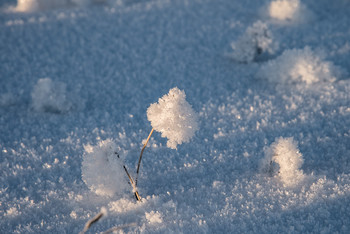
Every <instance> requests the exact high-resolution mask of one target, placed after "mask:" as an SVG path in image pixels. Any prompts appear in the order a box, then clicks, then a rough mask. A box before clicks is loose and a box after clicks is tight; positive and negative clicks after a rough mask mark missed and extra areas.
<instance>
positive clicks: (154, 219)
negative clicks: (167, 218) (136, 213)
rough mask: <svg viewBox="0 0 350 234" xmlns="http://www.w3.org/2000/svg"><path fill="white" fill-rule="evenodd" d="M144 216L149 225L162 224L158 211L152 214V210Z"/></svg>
mask: <svg viewBox="0 0 350 234" xmlns="http://www.w3.org/2000/svg"><path fill="white" fill-rule="evenodd" d="M145 216H146V219H147V221H148V222H149V223H151V224H157V223H162V222H163V220H162V215H161V214H160V213H159V212H158V211H156V212H154V211H153V210H152V211H151V212H146V213H145Z"/></svg>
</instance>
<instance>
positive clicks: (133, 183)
mask: <svg viewBox="0 0 350 234" xmlns="http://www.w3.org/2000/svg"><path fill="white" fill-rule="evenodd" d="M114 154H115V155H117V157H118V158H120V156H119V154H118V152H114ZM123 168H124V170H125V172H126V174H127V175H128V178H129V180H130V184H131V186H132V188H133V191H134V194H135V198H136V200H138V201H141V197H140V195H139V192H138V191H137V188H136V185H135V182H134V180H133V178H132V177H131V175H130V174H129V172H128V169H126V166H125V165H123Z"/></svg>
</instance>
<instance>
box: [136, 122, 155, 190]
mask: <svg viewBox="0 0 350 234" xmlns="http://www.w3.org/2000/svg"><path fill="white" fill-rule="evenodd" d="M153 131H154V128H152V130H151V132H150V133H149V135H148V137H147V140H146V143H145V144H144V145H143V147H142V150H141V154H140V157H139V163H138V164H137V170H136V179H135V186H137V179H138V177H139V171H140V165H141V159H142V154H143V151H144V150H145V148H146V146H147V143H148V141H149V139H150V138H151V136H152V133H153Z"/></svg>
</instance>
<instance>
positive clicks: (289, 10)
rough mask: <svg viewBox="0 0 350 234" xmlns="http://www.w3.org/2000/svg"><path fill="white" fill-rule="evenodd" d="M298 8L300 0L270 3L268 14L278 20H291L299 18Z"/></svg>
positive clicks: (278, 0) (283, 0)
mask: <svg viewBox="0 0 350 234" xmlns="http://www.w3.org/2000/svg"><path fill="white" fill-rule="evenodd" d="M300 8H301V3H300V0H277V1H271V3H270V7H269V13H270V16H271V17H272V18H276V19H278V20H292V19H295V18H297V17H298V16H299V15H298V13H299V11H300Z"/></svg>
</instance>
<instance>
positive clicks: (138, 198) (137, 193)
mask: <svg viewBox="0 0 350 234" xmlns="http://www.w3.org/2000/svg"><path fill="white" fill-rule="evenodd" d="M123 167H124V170H125V172H126V174H127V175H128V177H129V180H130V183H131V186H132V188H133V190H134V195H135V198H136V200H138V201H141V196H140V195H139V192H138V191H137V188H136V185H135V183H134V180H133V179H132V177H131V175H130V174H129V172H128V170H127V169H126V167H125V165H124V166H123Z"/></svg>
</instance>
